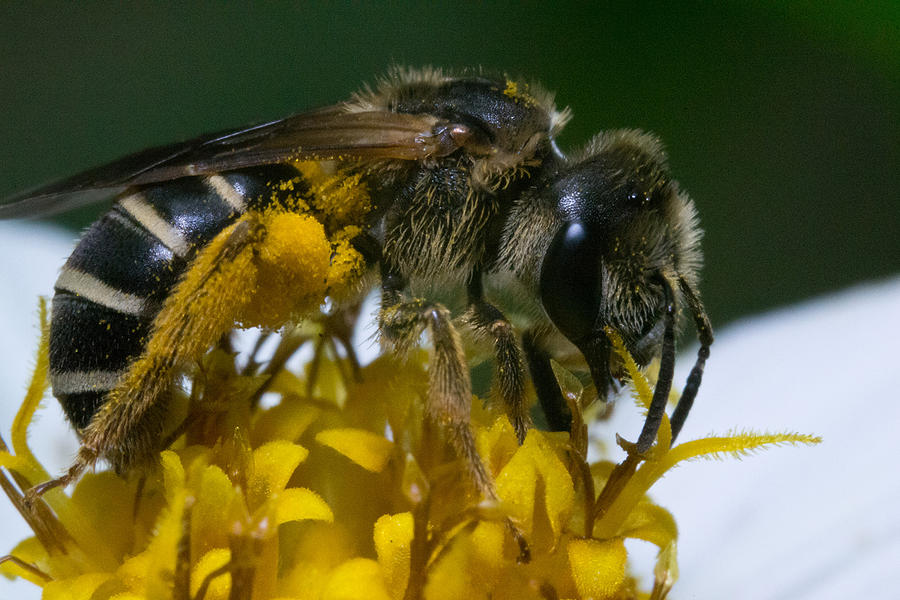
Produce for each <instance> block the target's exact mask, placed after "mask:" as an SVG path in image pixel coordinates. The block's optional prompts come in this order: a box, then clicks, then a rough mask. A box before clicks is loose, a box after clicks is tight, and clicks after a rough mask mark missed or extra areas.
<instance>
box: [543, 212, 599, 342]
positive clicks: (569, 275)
mask: <svg viewBox="0 0 900 600" xmlns="http://www.w3.org/2000/svg"><path fill="white" fill-rule="evenodd" d="M601 287H602V284H601V280H600V250H599V245H598V243H597V240H594V239H592V237H591V235H590V233H589V232H588V230H587V228H586V227H585V226H584V224H583V223H580V222H578V221H574V222H571V223H569V224H567V225H565V226H564V227H563V228H562V229H561V230H560V231H559V232H558V233H557V234H556V236H555V237H554V238H553V241H552V242H551V243H550V248H549V249H548V250H547V255H546V256H545V257H544V262H543V264H542V265H541V282H540V293H541V302H543V304H544V310H546V311H547V315H548V316H549V317H550V320H551V321H553V324H554V325H556V327H558V328H559V330H560V331H561V332H562V333H563V334H565V336H566V337H567V338H569V339H570V340H572V341H573V342H574V341H576V340H580V339H582V338H584V337H585V336H587V335H588V334H590V333H591V332H592V331H593V329H594V325H595V324H596V321H597V316H598V314H599V312H600V298H601V292H602V289H601Z"/></svg>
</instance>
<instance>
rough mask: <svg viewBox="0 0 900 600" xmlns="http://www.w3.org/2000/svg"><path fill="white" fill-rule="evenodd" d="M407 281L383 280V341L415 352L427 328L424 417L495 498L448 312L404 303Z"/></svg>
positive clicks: (428, 305)
mask: <svg viewBox="0 0 900 600" xmlns="http://www.w3.org/2000/svg"><path fill="white" fill-rule="evenodd" d="M405 287H406V282H405V280H404V279H403V278H402V277H400V276H398V275H394V274H387V275H384V276H383V277H382V289H383V291H382V306H381V310H380V312H379V316H378V321H379V329H380V331H381V336H382V340H383V341H385V342H387V343H388V344H390V345H391V346H393V347H394V349H395V350H397V351H399V352H401V353H403V352H405V351H407V350H409V349H410V348H412V347H414V346H415V345H416V344H417V342H418V339H419V336H420V335H421V334H422V332H423V331H424V330H425V329H426V328H427V329H428V330H429V332H430V334H431V344H432V356H431V361H430V363H429V369H428V371H429V373H428V398H427V404H426V414H427V416H428V418H429V419H431V420H432V421H433V422H434V423H437V424H438V425H439V426H440V427H441V428H442V429H443V430H444V431H446V432H447V434H448V436H449V438H450V443H451V445H452V446H453V449H454V450H455V451H456V453H457V455H459V456H460V458H462V459H463V460H464V461H465V464H466V468H467V469H468V471H469V474H470V476H471V478H472V480H473V482H474V483H475V486H476V487H477V489H478V491H479V492H480V493H481V494H482V495H483V496H484V497H485V498H488V499H491V500H495V499H496V498H497V494H496V492H495V490H494V483H493V479H492V478H491V476H490V474H489V473H488V471H487V469H486V468H485V466H484V463H483V462H482V461H481V457H480V456H479V455H478V450H477V449H476V446H475V436H474V434H473V432H472V427H471V422H470V421H471V404H472V383H471V381H470V379H469V369H468V365H467V362H466V357H465V353H464V352H463V349H462V342H461V340H460V337H459V333H458V332H457V331H456V328H455V327H454V326H453V323H452V322H451V318H450V311H449V310H447V308H446V307H444V306H442V305H441V304H437V303H432V302H427V301H425V300H422V299H408V300H407V299H404V298H403V297H402V289H403V288H405Z"/></svg>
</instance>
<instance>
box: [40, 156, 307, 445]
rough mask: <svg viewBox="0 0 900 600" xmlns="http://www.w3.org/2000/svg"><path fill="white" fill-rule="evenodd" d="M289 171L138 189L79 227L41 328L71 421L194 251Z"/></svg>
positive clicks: (122, 367) (108, 385) (126, 351)
mask: <svg viewBox="0 0 900 600" xmlns="http://www.w3.org/2000/svg"><path fill="white" fill-rule="evenodd" d="M296 175H297V172H296V171H295V170H294V169H292V168H290V167H284V166H273V167H267V168H256V169H246V170H241V171H233V172H228V173H222V174H220V175H212V176H208V177H191V178H184V179H178V180H174V181H170V182H165V183H161V184H157V185H152V186H147V187H143V188H140V189H138V190H137V191H133V192H130V193H126V194H125V195H123V196H121V197H120V198H119V199H118V201H117V202H116V204H115V205H114V206H113V208H112V209H111V210H110V211H109V212H108V213H106V214H105V215H104V216H103V217H102V218H101V219H100V220H99V221H97V222H95V223H94V224H93V225H92V226H91V227H90V228H89V229H88V230H87V232H86V233H85V235H84V236H83V237H82V239H81V241H80V242H79V244H78V246H77V247H76V248H75V251H74V252H73V253H72V255H71V256H70V257H69V260H68V261H66V264H65V266H64V267H63V268H62V271H61V273H60V276H59V279H58V280H57V281H56V286H55V291H56V293H55V295H54V297H53V309H52V317H51V322H50V380H51V383H52V385H53V393H54V395H55V396H56V397H57V398H58V399H59V401H60V403H61V404H62V407H63V410H64V411H65V413H66V415H67V416H68V418H69V420H70V421H71V422H72V425H74V426H75V427H76V428H77V429H78V430H79V431H80V430H82V429H83V428H85V427H86V426H87V425H88V424H89V423H90V421H91V418H92V417H93V416H94V414H95V413H96V412H97V409H98V408H99V407H100V406H101V405H102V404H103V403H104V401H105V399H106V394H107V393H108V392H109V391H110V390H111V389H112V388H114V387H115V385H116V383H117V381H118V380H119V378H120V377H121V376H122V375H124V374H125V373H126V372H127V370H128V367H129V365H130V364H131V363H132V362H133V361H134V360H135V359H136V358H137V357H138V356H139V355H140V354H141V352H142V351H143V349H144V347H145V346H146V344H147V341H148V336H149V335H150V332H151V325H152V322H153V319H154V318H155V317H156V315H157V314H158V313H159V311H160V309H161V308H162V304H163V302H164V301H165V299H166V296H167V295H168V294H169V292H170V290H171V289H172V287H173V286H174V285H175V284H176V283H177V281H178V279H179V277H180V276H181V274H182V273H183V272H184V271H185V269H186V268H187V266H188V264H189V263H190V261H191V259H192V258H193V257H194V255H195V254H196V252H197V250H198V249H199V248H202V247H203V246H204V245H205V244H207V243H209V242H210V241H211V240H212V239H213V238H214V237H215V236H216V234H218V233H219V232H220V231H222V230H223V229H224V228H225V227H227V226H228V225H229V224H230V223H232V222H234V220H235V219H237V218H238V216H239V215H240V214H242V213H243V212H244V211H245V210H247V209H249V208H257V207H259V206H260V205H262V204H263V203H266V202H268V201H270V197H271V193H272V192H271V190H272V186H271V185H270V184H271V183H273V182H278V181H281V180H284V179H289V178H291V177H296Z"/></svg>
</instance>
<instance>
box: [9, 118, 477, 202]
mask: <svg viewBox="0 0 900 600" xmlns="http://www.w3.org/2000/svg"><path fill="white" fill-rule="evenodd" d="M469 137H470V132H469V130H468V128H466V127H465V126H463V125H459V124H452V123H449V122H447V121H446V120H442V119H439V118H437V117H435V116H433V115H429V114H407V113H394V112H388V111H370V112H348V111H347V109H346V108H345V107H344V106H343V105H336V106H332V107H329V108H324V109H321V110H317V111H313V112H308V113H302V114H298V115H294V116H291V117H287V118H286V119H280V120H278V121H271V122H269V123H263V124H260V125H253V126H249V127H243V128H241V129H237V130H233V131H226V132H219V133H215V134H210V135H205V136H201V137H198V138H196V139H193V140H190V141H187V142H183V143H179V144H173V145H169V146H160V147H156V148H149V149H147V150H142V151H140V152H137V153H135V154H131V155H128V156H126V157H124V158H120V159H119V160H116V161H113V162H111V163H109V164H106V165H103V166H100V167H96V168H93V169H90V170H88V171H85V172H83V173H79V174H78V175H75V176H73V177H69V178H67V179H63V180H61V181H58V182H55V183H52V184H50V185H47V186H43V187H40V188H37V189H34V190H31V191H28V192H25V193H22V194H18V195H17V196H14V197H12V198H9V199H8V200H7V201H6V202H4V203H3V204H0V219H14V218H22V217H35V216H41V215H47V214H53V213H57V212H62V211H65V210H70V209H72V208H76V207H78V206H82V205H86V204H91V203H93V202H97V201H100V200H103V199H105V198H108V197H109V196H111V195H113V194H115V193H118V192H119V191H121V190H123V189H125V188H127V187H129V186H133V185H143V184H148V183H156V182H161V181H168V180H171V179H177V178H179V177H186V176H191V175H203V174H206V173H217V172H220V171H227V170H230V169H238V168H241V167H249V166H254V165H264V164H273V163H283V162H287V161H293V160H327V159H336V158H343V159H354V158H355V159H397V160H423V159H426V158H431V157H440V156H446V155H448V154H450V153H451V152H454V151H455V150H457V149H459V148H461V147H463V146H464V145H465V143H466V141H467V140H468V139H469Z"/></svg>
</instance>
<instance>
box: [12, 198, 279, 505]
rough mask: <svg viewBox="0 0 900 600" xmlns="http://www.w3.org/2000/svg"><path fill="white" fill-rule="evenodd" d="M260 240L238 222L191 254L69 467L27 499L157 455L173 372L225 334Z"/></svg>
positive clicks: (253, 225) (257, 229)
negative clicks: (94, 471)
mask: <svg viewBox="0 0 900 600" xmlns="http://www.w3.org/2000/svg"><path fill="white" fill-rule="evenodd" d="M264 234H265V232H264V228H263V226H262V225H261V224H260V223H258V222H257V221H255V220H254V219H253V218H252V217H251V216H250V215H245V217H244V218H242V219H241V220H239V221H237V222H236V223H235V224H233V225H231V226H230V227H228V228H226V229H224V230H223V231H222V232H220V233H219V234H218V235H217V236H216V237H215V239H213V241H212V242H210V243H209V244H208V245H207V246H206V247H204V248H203V249H202V250H201V251H200V252H199V253H198V255H197V256H196V257H195V258H194V260H193V261H192V263H191V266H190V267H189V269H188V271H187V272H186V273H185V274H184V277H183V278H182V280H181V281H180V283H179V284H178V285H177V286H176V288H175V289H174V290H173V292H172V294H170V295H169V297H168V298H167V299H166V301H165V303H164V305H163V308H162V310H161V311H160V313H159V314H158V315H157V316H156V318H155V319H154V323H153V330H152V334H151V336H150V338H149V340H148V342H147V345H146V347H145V348H144V352H143V354H142V355H141V356H140V357H139V358H138V359H136V360H135V361H134V362H133V363H132V364H131V366H130V367H129V369H128V372H127V373H126V374H125V375H124V377H123V378H122V380H121V381H119V383H118V384H117V385H116V387H115V388H114V389H113V390H111V391H110V393H109V397H108V399H107V401H106V402H105V404H104V405H103V406H102V407H101V408H100V410H99V411H98V413H97V414H96V415H95V416H94V418H93V419H92V420H91V422H90V424H89V425H88V427H87V428H86V429H85V430H84V432H83V436H82V439H81V447H80V448H79V450H78V454H77V455H76V457H75V461H74V462H73V464H72V466H71V467H70V468H69V469H68V471H67V472H66V473H65V474H64V475H63V476H62V477H60V478H58V479H55V480H53V481H48V482H47V483H44V484H42V485H40V486H37V487H36V488H32V490H30V491H29V494H30V496H31V497H32V498H35V497H37V496H39V495H40V494H43V493H44V492H46V491H47V490H49V489H52V488H53V487H58V486H65V485H68V484H69V483H72V482H74V481H76V480H77V479H78V478H79V477H80V476H81V474H82V473H83V472H84V471H85V470H87V469H89V468H91V467H93V466H94V464H96V462H97V460H99V459H101V458H105V459H106V460H108V461H109V462H110V464H111V465H112V467H113V468H114V469H115V470H116V471H117V472H119V473H123V472H126V471H128V470H130V469H131V468H132V467H133V466H136V465H139V464H144V463H147V462H148V461H149V460H150V457H151V456H152V455H153V453H154V452H155V451H156V450H158V449H159V444H160V439H161V437H162V430H163V423H164V420H165V415H166V408H167V406H166V404H167V399H168V397H169V394H170V391H171V386H172V383H173V380H174V379H175V375H176V373H177V372H178V369H180V368H181V367H182V366H183V365H185V364H187V363H188V362H189V361H191V360H193V359H195V358H196V357H198V356H200V355H201V354H202V353H203V352H204V351H205V350H206V349H207V348H209V347H210V346H211V345H213V344H215V343H216V342H217V341H218V340H219V339H220V338H221V337H222V335H224V334H225V333H226V332H228V331H229V330H230V329H231V328H232V327H233V324H234V318H235V316H236V314H237V313H236V311H238V310H239V309H240V307H242V306H244V305H245V304H246V301H247V293H246V291H245V290H246V289H252V287H253V286H255V277H256V267H255V265H254V248H255V245H256V243H257V242H258V241H259V240H260V239H262V237H263V236H264Z"/></svg>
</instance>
